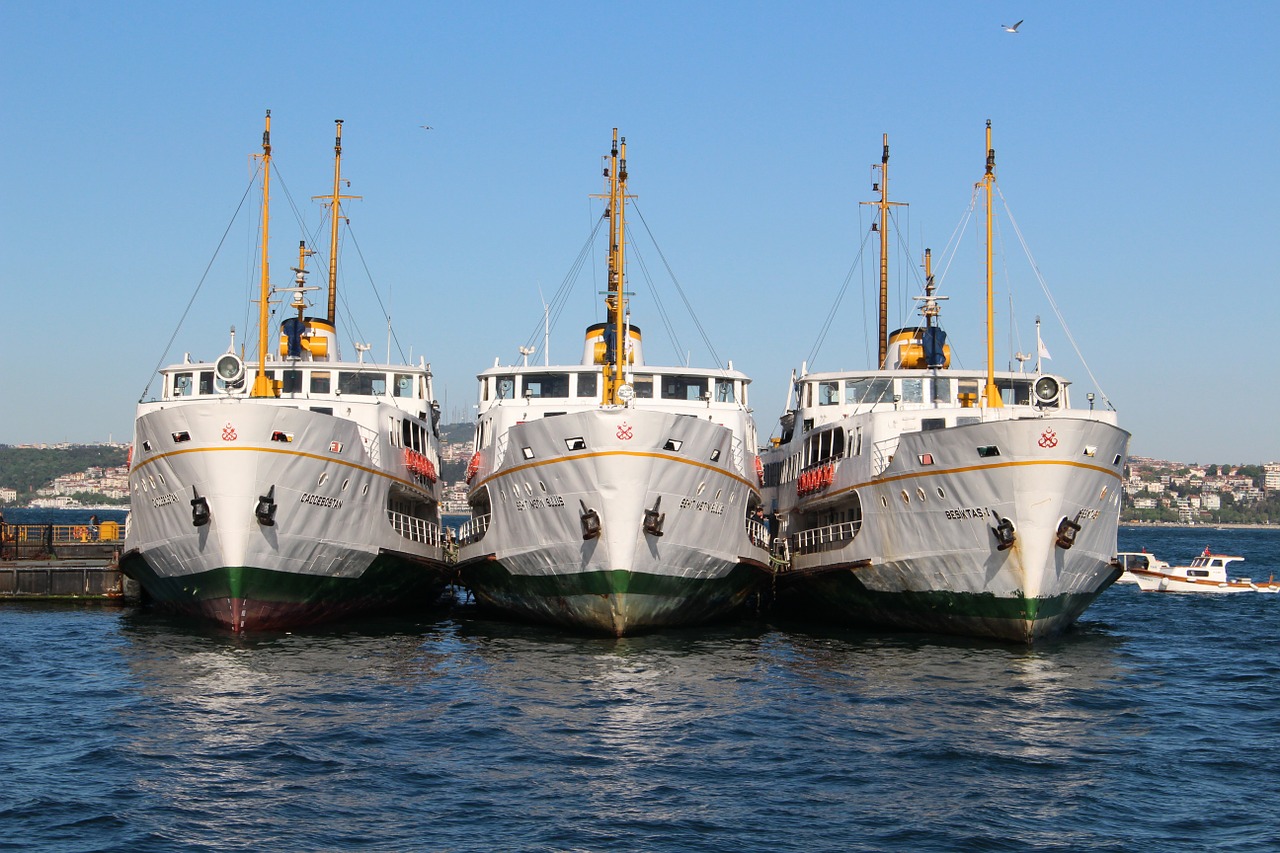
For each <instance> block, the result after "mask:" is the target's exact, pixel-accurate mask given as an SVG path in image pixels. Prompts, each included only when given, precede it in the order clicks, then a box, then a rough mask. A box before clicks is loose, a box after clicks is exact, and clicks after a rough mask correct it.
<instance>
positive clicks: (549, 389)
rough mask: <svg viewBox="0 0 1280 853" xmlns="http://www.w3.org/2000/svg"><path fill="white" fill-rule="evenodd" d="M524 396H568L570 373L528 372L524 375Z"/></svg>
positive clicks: (539, 397)
mask: <svg viewBox="0 0 1280 853" xmlns="http://www.w3.org/2000/svg"><path fill="white" fill-rule="evenodd" d="M524 396H526V397H534V398H538V399H541V398H543V397H568V396H569V374H567V373H526V374H525V376H524Z"/></svg>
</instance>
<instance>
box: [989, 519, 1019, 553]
mask: <svg viewBox="0 0 1280 853" xmlns="http://www.w3.org/2000/svg"><path fill="white" fill-rule="evenodd" d="M991 532H992V533H993V534H995V537H996V550H997V551H1008V550H1009V549H1010V548H1012V547H1013V543H1014V542H1016V541H1017V540H1018V534H1017V533H1016V532H1014V528H1013V522H1012V521H1010V520H1009V519H1007V518H1002V519H1000V523H999V524H997V525H996V526H995V527H993V528H991Z"/></svg>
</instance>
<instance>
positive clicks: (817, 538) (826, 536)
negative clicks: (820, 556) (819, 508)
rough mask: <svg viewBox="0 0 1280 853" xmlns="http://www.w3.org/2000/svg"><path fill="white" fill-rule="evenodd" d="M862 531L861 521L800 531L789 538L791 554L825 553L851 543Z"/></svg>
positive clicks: (844, 522) (843, 522)
mask: <svg viewBox="0 0 1280 853" xmlns="http://www.w3.org/2000/svg"><path fill="white" fill-rule="evenodd" d="M861 529H862V522H861V521H842V522H840V523H839V524H830V525H827V526H826V527H814V528H812V529H811V530H801V531H800V532H799V533H794V534H792V536H791V541H790V546H791V553H792V554H812V553H814V552H815V551H826V550H828V549H830V548H833V547H838V546H840V545H843V544H845V543H846V542H852V541H853V539H854V537H856V536H857V535H858V531H859V530H861Z"/></svg>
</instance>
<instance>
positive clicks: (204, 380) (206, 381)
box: [196, 370, 213, 394]
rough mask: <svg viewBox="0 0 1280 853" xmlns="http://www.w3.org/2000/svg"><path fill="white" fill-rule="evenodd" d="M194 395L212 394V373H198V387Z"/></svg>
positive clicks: (206, 371) (207, 371)
mask: <svg viewBox="0 0 1280 853" xmlns="http://www.w3.org/2000/svg"><path fill="white" fill-rule="evenodd" d="M196 393H197V394H212V393H213V371H212V370H202V371H200V387H199V388H197V389H196Z"/></svg>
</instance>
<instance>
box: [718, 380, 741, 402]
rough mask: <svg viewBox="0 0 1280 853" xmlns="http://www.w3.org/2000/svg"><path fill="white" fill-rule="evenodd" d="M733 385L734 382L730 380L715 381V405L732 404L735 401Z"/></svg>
mask: <svg viewBox="0 0 1280 853" xmlns="http://www.w3.org/2000/svg"><path fill="white" fill-rule="evenodd" d="M733 385H734V382H733V380H732V379H717V380H716V402H717V403H732V402H734V401H735V400H736V399H737V397H736V396H735V395H734V393H733Z"/></svg>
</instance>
